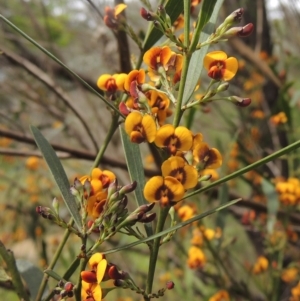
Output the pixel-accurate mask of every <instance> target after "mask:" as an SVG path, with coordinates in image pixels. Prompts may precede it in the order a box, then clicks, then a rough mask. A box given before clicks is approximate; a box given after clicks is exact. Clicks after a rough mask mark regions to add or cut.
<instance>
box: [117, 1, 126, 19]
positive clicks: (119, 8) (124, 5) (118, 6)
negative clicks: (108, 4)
mask: <svg viewBox="0 0 300 301" xmlns="http://www.w3.org/2000/svg"><path fill="white" fill-rule="evenodd" d="M126 7H127V5H126V4H124V3H120V4H118V5H116V6H115V17H117V15H119V14H120V13H121V12H122V11H123V10H124V9H125V8H126Z"/></svg>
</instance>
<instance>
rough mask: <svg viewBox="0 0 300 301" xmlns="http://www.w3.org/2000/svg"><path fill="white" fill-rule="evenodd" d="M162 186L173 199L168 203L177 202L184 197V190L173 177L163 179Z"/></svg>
mask: <svg viewBox="0 0 300 301" xmlns="http://www.w3.org/2000/svg"><path fill="white" fill-rule="evenodd" d="M164 184H165V186H166V187H168V189H169V190H170V191H171V192H172V194H173V199H172V200H170V201H175V202H178V201H180V200H181V199H182V198H183V196H184V188H183V186H182V184H181V183H180V182H179V181H178V180H177V179H175V178H173V177H169V176H168V177H165V181H164Z"/></svg>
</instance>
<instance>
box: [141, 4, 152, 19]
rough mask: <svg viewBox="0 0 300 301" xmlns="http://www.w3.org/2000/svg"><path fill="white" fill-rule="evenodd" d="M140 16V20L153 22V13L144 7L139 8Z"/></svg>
mask: <svg viewBox="0 0 300 301" xmlns="http://www.w3.org/2000/svg"><path fill="white" fill-rule="evenodd" d="M140 15H141V16H142V18H144V19H145V20H147V21H153V20H155V18H154V15H153V13H151V12H149V11H148V10H146V9H145V8H144V7H142V8H141V10H140Z"/></svg>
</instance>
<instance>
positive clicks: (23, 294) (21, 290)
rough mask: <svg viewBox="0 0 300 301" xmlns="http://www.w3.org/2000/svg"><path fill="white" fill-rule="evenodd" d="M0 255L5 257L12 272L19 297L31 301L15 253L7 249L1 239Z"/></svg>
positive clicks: (12, 279)
mask: <svg viewBox="0 0 300 301" xmlns="http://www.w3.org/2000/svg"><path fill="white" fill-rule="evenodd" d="M0 256H1V257H2V258H3V260H4V261H5V263H6V265H7V268H8V271H9V272H10V276H11V281H12V284H13V286H14V290H15V291H16V293H17V294H18V296H19V299H20V300H24V301H30V298H29V296H28V293H27V291H26V289H25V287H24V285H23V283H22V279H21V276H20V273H19V271H18V268H17V265H16V260H15V257H14V254H13V252H12V251H11V250H7V249H6V248H5V246H4V244H3V243H2V241H0Z"/></svg>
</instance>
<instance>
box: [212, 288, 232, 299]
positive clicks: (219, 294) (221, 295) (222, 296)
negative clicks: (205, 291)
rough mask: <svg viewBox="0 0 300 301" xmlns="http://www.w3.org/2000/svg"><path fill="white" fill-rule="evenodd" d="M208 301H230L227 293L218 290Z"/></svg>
mask: <svg viewBox="0 0 300 301" xmlns="http://www.w3.org/2000/svg"><path fill="white" fill-rule="evenodd" d="M208 301H230V297H229V294H228V292H227V291H225V290H220V291H218V292H217V293H215V294H214V295H213V296H211V297H210V298H209V300H208Z"/></svg>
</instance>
